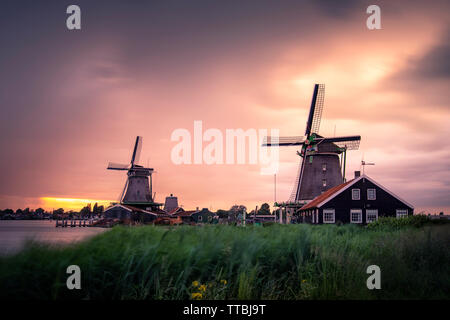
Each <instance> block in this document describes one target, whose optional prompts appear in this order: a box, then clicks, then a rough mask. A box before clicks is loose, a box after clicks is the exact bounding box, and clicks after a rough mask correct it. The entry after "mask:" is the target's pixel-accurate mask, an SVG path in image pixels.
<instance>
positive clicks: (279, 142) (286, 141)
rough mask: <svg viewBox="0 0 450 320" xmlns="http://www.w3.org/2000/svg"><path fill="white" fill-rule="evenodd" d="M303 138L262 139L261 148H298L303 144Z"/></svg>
mask: <svg viewBox="0 0 450 320" xmlns="http://www.w3.org/2000/svg"><path fill="white" fill-rule="evenodd" d="M305 140H306V139H305V137H304V136H292V137H264V139H263V143H262V146H263V147H270V146H298V145H302V144H303V143H304V142H305Z"/></svg>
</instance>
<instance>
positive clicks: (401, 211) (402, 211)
mask: <svg viewBox="0 0 450 320" xmlns="http://www.w3.org/2000/svg"><path fill="white" fill-rule="evenodd" d="M396 213H397V218H403V217H406V216H407V215H408V210H406V209H397V211H396Z"/></svg>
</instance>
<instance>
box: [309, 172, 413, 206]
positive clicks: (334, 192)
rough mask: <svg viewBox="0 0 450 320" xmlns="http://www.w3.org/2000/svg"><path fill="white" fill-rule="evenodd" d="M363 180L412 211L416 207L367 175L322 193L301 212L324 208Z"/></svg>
mask: <svg viewBox="0 0 450 320" xmlns="http://www.w3.org/2000/svg"><path fill="white" fill-rule="evenodd" d="M361 179H367V180H369V181H370V182H372V183H373V184H374V185H376V186H377V187H379V188H380V189H382V190H384V191H385V192H387V193H389V194H390V195H391V196H393V197H394V198H396V199H397V200H399V201H401V202H403V203H404V204H406V205H407V206H408V207H410V208H411V209H414V206H413V205H411V204H410V203H409V202H407V201H405V200H403V199H402V198H400V197H399V196H397V195H396V194H394V193H393V192H392V191H389V190H388V189H386V188H385V187H383V186H382V185H381V184H379V183H378V182H376V181H375V180H373V179H372V178H370V177H368V176H366V175H365V174H363V175H361V176H360V177H358V178H356V179H353V180H350V181H347V182H345V183H343V184H340V185H338V186H336V187H333V188H331V189H329V190H327V191H325V192H324V193H322V194H321V195H320V196H317V197H316V198H314V199H313V200H312V201H311V202H309V203H307V204H305V205H304V206H303V207H301V209H300V210H305V209H311V208H320V207H322V206H323V205H324V204H325V203H327V202H328V201H330V200H331V199H333V198H334V197H336V196H338V195H339V194H341V193H342V192H344V191H345V190H347V189H348V188H350V187H351V186H352V185H354V184H355V183H356V182H358V181H359V180H361Z"/></svg>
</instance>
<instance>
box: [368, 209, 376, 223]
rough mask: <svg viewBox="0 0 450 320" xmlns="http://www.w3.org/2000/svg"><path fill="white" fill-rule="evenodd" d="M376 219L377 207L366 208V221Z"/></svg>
mask: <svg viewBox="0 0 450 320" xmlns="http://www.w3.org/2000/svg"><path fill="white" fill-rule="evenodd" d="M377 220H378V210H377V209H370V210H369V209H367V210H366V221H367V223H369V222H372V221H377Z"/></svg>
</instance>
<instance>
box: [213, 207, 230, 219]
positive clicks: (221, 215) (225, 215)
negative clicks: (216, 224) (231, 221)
mask: <svg viewBox="0 0 450 320" xmlns="http://www.w3.org/2000/svg"><path fill="white" fill-rule="evenodd" d="M216 214H217V215H218V216H219V218H222V219H223V218H228V215H229V214H230V212H229V211H227V210H223V209H219V210H217V212H216Z"/></svg>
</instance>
